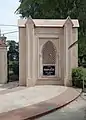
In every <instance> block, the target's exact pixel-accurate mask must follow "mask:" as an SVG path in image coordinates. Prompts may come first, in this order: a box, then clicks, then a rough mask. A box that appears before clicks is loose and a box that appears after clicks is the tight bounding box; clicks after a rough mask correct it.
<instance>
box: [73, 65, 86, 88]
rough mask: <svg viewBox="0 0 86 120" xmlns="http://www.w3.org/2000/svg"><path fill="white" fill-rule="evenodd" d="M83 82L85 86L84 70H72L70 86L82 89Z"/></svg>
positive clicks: (85, 70) (85, 75) (85, 74)
mask: <svg viewBox="0 0 86 120" xmlns="http://www.w3.org/2000/svg"><path fill="white" fill-rule="evenodd" d="M83 80H84V81H85V86H86V68H82V67H78V68H74V69H73V70H72V84H73V86H76V87H80V88H82V87H83Z"/></svg>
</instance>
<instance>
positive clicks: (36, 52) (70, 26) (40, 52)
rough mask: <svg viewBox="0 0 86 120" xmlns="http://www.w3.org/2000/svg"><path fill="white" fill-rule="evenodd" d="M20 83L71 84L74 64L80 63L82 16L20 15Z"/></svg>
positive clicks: (32, 84)
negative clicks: (79, 44)
mask: <svg viewBox="0 0 86 120" xmlns="http://www.w3.org/2000/svg"><path fill="white" fill-rule="evenodd" d="M18 27H19V52H20V56H19V84H20V85H26V86H29V87H30V86H34V85H37V84H42V85H43V84H51V85H65V86H71V72H72V68H74V67H77V66H78V45H77V44H74V45H73V47H71V48H70V49H69V46H71V45H72V44H73V43H75V42H76V41H77V40H78V27H79V23H78V20H72V19H70V17H68V18H67V19H60V20H58V19H57V20H56V19H55V20H53V19H50V20H49V19H32V18H31V17H29V18H28V19H24V20H23V19H20V20H19V21H18Z"/></svg>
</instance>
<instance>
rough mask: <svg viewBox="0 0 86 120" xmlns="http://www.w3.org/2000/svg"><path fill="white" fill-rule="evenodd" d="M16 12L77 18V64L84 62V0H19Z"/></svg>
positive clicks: (85, 45) (85, 32)
mask: <svg viewBox="0 0 86 120" xmlns="http://www.w3.org/2000/svg"><path fill="white" fill-rule="evenodd" d="M17 13H18V14H21V15H22V17H29V15H31V16H32V18H46V19H48V18H50V19H52V18H53V19H58V18H67V16H70V17H71V18H73V19H78V20H79V23H80V28H79V63H80V64H79V65H81V64H82V63H81V62H82V61H85V63H86V52H85V51H86V0H20V6H19V8H18V9H17Z"/></svg>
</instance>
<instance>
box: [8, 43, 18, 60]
mask: <svg viewBox="0 0 86 120" xmlns="http://www.w3.org/2000/svg"><path fill="white" fill-rule="evenodd" d="M7 47H8V56H9V60H10V61H14V60H16V61H18V60H19V43H16V42H15V41H7Z"/></svg>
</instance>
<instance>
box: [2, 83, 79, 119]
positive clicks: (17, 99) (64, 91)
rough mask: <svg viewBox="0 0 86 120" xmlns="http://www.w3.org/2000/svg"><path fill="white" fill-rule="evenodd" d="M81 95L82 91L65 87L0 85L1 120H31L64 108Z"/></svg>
mask: <svg viewBox="0 0 86 120" xmlns="http://www.w3.org/2000/svg"><path fill="white" fill-rule="evenodd" d="M79 95H80V91H78V90H75V89H73V88H68V87H64V86H48V85H44V86H35V87H30V88H26V87H19V86H18V85H17V84H14V85H11V84H9V85H4V87H3V85H0V120H15V119H16V120H23V119H27V118H30V119H31V118H32V117H36V116H37V115H42V114H44V113H46V112H50V111H52V110H54V109H57V108H59V107H61V106H64V104H67V103H69V102H71V101H72V100H74V99H75V98H76V97H78V96H79Z"/></svg>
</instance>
